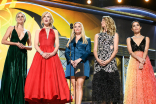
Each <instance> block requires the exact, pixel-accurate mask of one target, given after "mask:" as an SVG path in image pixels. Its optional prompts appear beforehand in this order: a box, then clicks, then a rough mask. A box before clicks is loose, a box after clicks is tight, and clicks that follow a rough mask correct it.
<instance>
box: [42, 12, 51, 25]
mask: <svg viewBox="0 0 156 104" xmlns="http://www.w3.org/2000/svg"><path fill="white" fill-rule="evenodd" d="M42 21H43V24H44V25H50V23H51V16H50V14H49V13H46V14H45V15H44V17H43V19H42Z"/></svg>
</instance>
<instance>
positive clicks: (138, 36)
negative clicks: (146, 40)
mask: <svg viewBox="0 0 156 104" xmlns="http://www.w3.org/2000/svg"><path fill="white" fill-rule="evenodd" d="M133 37H136V38H140V37H142V35H140V36H133Z"/></svg>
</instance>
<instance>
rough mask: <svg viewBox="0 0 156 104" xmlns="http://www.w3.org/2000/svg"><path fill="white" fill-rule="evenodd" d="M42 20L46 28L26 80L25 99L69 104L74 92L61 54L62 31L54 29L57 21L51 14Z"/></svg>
mask: <svg viewBox="0 0 156 104" xmlns="http://www.w3.org/2000/svg"><path fill="white" fill-rule="evenodd" d="M41 20H42V21H41V24H42V25H43V28H42V29H41V30H37V31H36V34H35V43H34V44H35V48H36V50H37V52H36V54H35V56H34V59H33V62H32V64H31V67H30V70H29V73H28V76H27V78H26V83H25V89H24V90H25V100H26V101H28V102H29V103H32V104H35V103H36V104H47V103H48V104H60V103H61V104H62V103H68V102H70V101H71V100H70V91H69V87H68V84H67V81H66V79H65V74H64V71H63V67H62V64H61V62H60V59H59V57H58V55H57V51H58V48H59V36H58V31H57V30H53V29H51V27H52V25H53V21H54V20H53V17H52V15H51V13H49V12H44V13H43V14H42V17H41ZM54 43H55V47H54ZM38 44H40V46H38Z"/></svg>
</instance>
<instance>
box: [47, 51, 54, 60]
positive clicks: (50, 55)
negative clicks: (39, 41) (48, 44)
mask: <svg viewBox="0 0 156 104" xmlns="http://www.w3.org/2000/svg"><path fill="white" fill-rule="evenodd" d="M52 56H54V53H53V52H52V53H48V56H47V57H46V59H48V58H50V57H52Z"/></svg>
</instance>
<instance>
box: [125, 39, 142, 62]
mask: <svg viewBox="0 0 156 104" xmlns="http://www.w3.org/2000/svg"><path fill="white" fill-rule="evenodd" d="M130 41H131V38H127V49H128V52H129V54H130V55H131V56H132V57H134V58H135V59H137V60H138V61H139V62H141V63H142V62H143V61H144V59H143V58H141V57H139V56H137V55H135V53H134V52H133V51H132V47H131V43H130Z"/></svg>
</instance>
